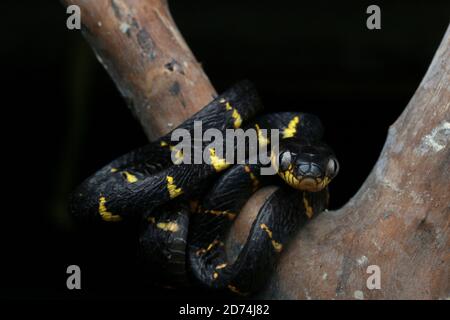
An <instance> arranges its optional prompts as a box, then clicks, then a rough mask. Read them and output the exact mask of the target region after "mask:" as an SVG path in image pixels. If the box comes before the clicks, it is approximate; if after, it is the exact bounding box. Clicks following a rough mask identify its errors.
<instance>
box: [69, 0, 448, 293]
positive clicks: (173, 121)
mask: <svg viewBox="0 0 450 320" xmlns="http://www.w3.org/2000/svg"><path fill="white" fill-rule="evenodd" d="M63 2H64V3H65V4H66V5H71V4H75V5H78V6H80V8H81V12H82V22H83V26H82V29H83V33H84V35H85V36H86V38H87V40H88V41H89V43H90V44H91V46H92V48H93V49H94V51H95V52H96V54H97V58H98V59H99V61H100V62H101V63H102V64H103V65H104V67H105V69H106V70H107V71H108V72H109V74H110V75H111V77H112V78H113V79H114V81H115V83H116V85H117V87H118V88H119V90H120V92H121V93H122V95H123V96H124V98H125V99H126V101H127V102H128V105H129V106H130V108H131V110H132V111H133V113H134V114H135V115H136V116H137V117H138V119H139V120H140V122H141V124H142V126H143V128H144V130H145V132H146V134H147V136H148V138H149V139H155V138H157V137H158V136H160V135H162V134H164V133H167V132H168V131H169V130H170V129H172V128H173V127H175V126H177V125H178V124H180V123H181V122H183V121H184V120H185V119H187V118H189V117H190V116H191V115H192V114H193V113H195V112H196V111H198V110H200V109H201V108H202V107H203V106H204V105H206V104H207V103H208V102H210V101H211V100H212V98H213V97H214V96H215V94H216V93H215V91H214V88H213V87H212V85H211V84H210V82H209V80H208V77H207V76H206V75H205V74H204V72H203V71H202V69H201V67H200V65H199V64H198V62H197V61H196V60H195V58H194V57H193V55H192V53H191V51H190V50H189V48H188V46H187V45H186V43H185V42H184V40H183V39H182V36H181V35H180V33H179V32H178V30H177V28H176V26H175V24H174V22H173V20H172V18H171V16H170V12H169V9H168V6H167V2H166V1H164V0H95V1H81V0H65V1H63ZM449 88H450V28H449V29H448V30H447V32H446V34H445V36H444V39H443V41H442V43H441V45H440V47H439V49H438V50H437V52H436V55H435V57H434V59H433V62H432V63H431V65H430V67H429V69H428V72H427V74H426V75H425V77H424V79H423V81H422V83H421V84H420V86H419V88H418V89H417V91H416V93H415V94H414V96H413V97H412V99H411V101H410V103H409V104H408V106H407V107H406V110H405V111H404V112H403V114H402V115H401V116H400V117H399V119H398V120H397V121H396V122H395V124H394V125H392V126H391V128H390V130H389V135H388V138H387V141H386V143H385V146H384V149H383V151H382V153H381V155H380V158H379V159H378V162H377V163H376V165H375V167H374V169H373V170H372V172H371V173H370V175H369V177H368V178H367V179H366V181H365V182H364V184H363V185H362V187H361V188H360V190H359V191H358V193H357V194H356V195H355V196H354V197H353V198H352V199H351V200H350V201H349V202H348V203H347V204H346V205H345V206H344V207H343V208H342V209H340V210H337V211H328V212H324V213H323V214H321V215H319V216H318V217H317V218H315V219H313V220H312V221H311V222H310V223H309V224H308V225H307V226H306V227H305V228H303V229H302V230H301V231H300V232H299V233H298V235H297V236H296V238H295V239H294V241H293V242H292V243H291V244H290V245H289V246H288V248H287V250H286V251H285V252H284V253H283V254H282V257H281V260H280V262H279V264H278V268H277V271H276V272H275V273H274V275H273V277H272V278H271V279H270V281H269V283H268V286H267V287H266V289H265V290H264V291H263V292H262V293H261V294H260V297H261V298H270V299H353V298H356V299H446V298H449V295H450V283H449V279H450V277H449V268H448V266H449V262H450V261H449V260H450V255H449V247H450V246H449V237H448V234H449V221H450V192H449V181H450V150H449V147H448V145H449V140H450V112H449V111H450V110H449V104H450V103H449V102H450V89H449ZM272 191H273V189H270V188H269V189H263V190H261V191H260V192H258V193H257V194H256V195H254V196H253V197H252V199H251V201H249V203H248V204H247V205H246V208H245V209H244V210H243V212H242V213H241V214H240V216H239V218H238V220H237V221H236V223H235V225H234V226H233V229H232V232H231V234H230V237H229V241H228V246H229V247H230V248H231V249H232V252H236V251H237V250H238V249H239V247H240V246H241V245H242V244H243V242H245V240H246V234H247V232H248V229H249V227H250V225H251V223H252V221H253V217H254V216H255V214H256V213H257V211H258V209H259V207H260V206H261V204H262V203H263V201H264V199H265V197H266V196H267V195H268V194H270V192H272ZM370 265H376V266H378V267H379V270H380V275H381V289H379V290H378V289H373V290H370V289H368V288H367V285H366V281H367V279H368V277H369V276H370V274H368V273H367V267H368V266H370Z"/></svg>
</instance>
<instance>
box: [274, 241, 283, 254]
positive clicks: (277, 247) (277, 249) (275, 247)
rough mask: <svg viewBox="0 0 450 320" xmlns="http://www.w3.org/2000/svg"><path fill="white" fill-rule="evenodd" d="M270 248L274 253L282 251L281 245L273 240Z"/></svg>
mask: <svg viewBox="0 0 450 320" xmlns="http://www.w3.org/2000/svg"><path fill="white" fill-rule="evenodd" d="M272 246H273V248H274V249H275V251H276V252H281V250H283V245H282V244H281V243H279V242H277V241H275V240H272Z"/></svg>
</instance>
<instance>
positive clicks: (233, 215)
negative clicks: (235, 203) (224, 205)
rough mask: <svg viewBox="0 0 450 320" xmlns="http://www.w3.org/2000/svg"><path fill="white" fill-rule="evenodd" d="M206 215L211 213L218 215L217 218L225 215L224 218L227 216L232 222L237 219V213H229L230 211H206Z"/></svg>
mask: <svg viewBox="0 0 450 320" xmlns="http://www.w3.org/2000/svg"><path fill="white" fill-rule="evenodd" d="M205 213H210V214H213V215H216V216H221V215H224V216H227V217H228V219H230V220H234V219H235V218H236V213H233V212H229V211H228V210H225V211H220V210H205Z"/></svg>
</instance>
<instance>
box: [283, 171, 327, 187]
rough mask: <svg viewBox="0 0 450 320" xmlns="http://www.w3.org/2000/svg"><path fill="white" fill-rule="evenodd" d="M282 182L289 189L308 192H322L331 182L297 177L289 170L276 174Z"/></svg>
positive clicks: (323, 179) (322, 179)
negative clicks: (288, 186) (289, 187)
mask: <svg viewBox="0 0 450 320" xmlns="http://www.w3.org/2000/svg"><path fill="white" fill-rule="evenodd" d="M278 174H279V175H280V176H281V178H283V180H284V181H285V182H286V183H287V184H288V185H290V186H291V187H293V188H295V189H298V190H302V191H309V192H318V191H321V190H323V189H324V188H325V187H326V186H327V185H328V184H329V183H330V181H331V179H330V178H328V177H326V176H325V177H324V178H315V177H310V176H304V177H298V176H295V175H294V174H293V173H292V172H291V171H290V170H286V171H284V172H279V173H278Z"/></svg>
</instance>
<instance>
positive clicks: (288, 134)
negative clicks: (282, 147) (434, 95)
mask: <svg viewBox="0 0 450 320" xmlns="http://www.w3.org/2000/svg"><path fill="white" fill-rule="evenodd" d="M299 122H300V118H299V117H298V116H296V117H294V118H293V119H292V120H291V121H289V124H288V126H287V128H285V129H284V131H283V139H284V138H292V137H293V136H294V135H295V133H296V132H297V125H298V123H299Z"/></svg>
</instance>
